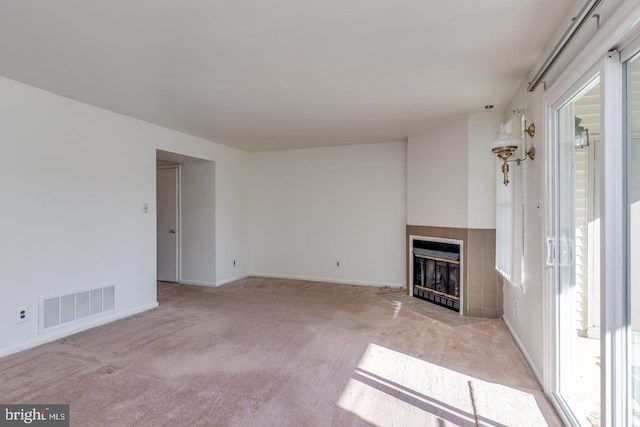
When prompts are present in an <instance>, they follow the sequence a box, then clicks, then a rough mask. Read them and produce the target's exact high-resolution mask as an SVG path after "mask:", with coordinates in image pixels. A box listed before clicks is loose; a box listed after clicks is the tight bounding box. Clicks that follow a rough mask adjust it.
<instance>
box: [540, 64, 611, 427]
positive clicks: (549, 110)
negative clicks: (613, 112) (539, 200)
mask: <svg viewBox="0 0 640 427" xmlns="http://www.w3.org/2000/svg"><path fill="white" fill-rule="evenodd" d="M602 74H603V69H602V66H601V64H596V65H595V66H593V67H591V68H590V69H589V70H588V71H587V72H585V73H583V74H582V75H581V76H579V77H578V78H576V79H574V83H573V84H572V85H570V86H567V87H566V88H564V90H563V91H562V93H557V94H556V96H555V97H554V98H547V100H546V101H547V103H546V118H547V123H548V126H547V129H548V134H547V138H546V142H547V145H546V146H545V152H546V153H547V155H546V159H545V160H546V165H545V166H546V167H545V178H546V183H547V186H546V192H547V193H546V200H547V207H548V209H547V215H546V218H545V219H546V224H545V229H546V236H548V240H547V245H548V246H547V250H548V253H547V272H546V273H547V274H546V275H545V278H546V284H545V287H544V289H545V290H546V291H547V292H546V294H547V295H546V298H545V300H546V302H547V307H548V309H547V313H548V316H545V318H547V319H548V325H547V334H546V338H547V339H546V340H545V341H546V344H547V346H546V349H545V354H546V356H547V360H546V365H545V374H546V375H545V391H546V392H547V395H548V396H549V398H550V400H551V402H552V404H553V405H554V406H555V408H556V410H557V411H558V412H559V414H560V416H561V418H562V419H563V421H564V422H565V423H566V424H568V425H571V426H582V425H588V424H586V418H584V417H583V416H581V414H576V413H575V412H574V411H573V410H572V407H571V405H570V402H567V401H566V400H565V398H564V396H563V395H562V394H561V393H560V387H561V384H562V383H563V382H567V380H568V379H569V378H568V377H567V375H568V373H567V372H566V371H561V369H560V367H561V365H562V364H561V360H560V359H561V355H560V349H561V343H562V342H564V343H566V342H567V339H568V338H570V337H567V336H566V335H567V334H568V333H569V332H570V330H565V329H566V328H564V329H562V330H561V329H560V326H561V325H564V324H566V323H569V324H570V325H571V324H572V323H573V322H572V317H571V313H568V312H567V306H569V307H571V306H572V304H571V301H572V297H573V295H572V294H568V292H567V291H568V289H565V286H566V284H561V283H560V276H561V274H562V271H561V268H562V266H563V265H564V264H563V262H561V260H562V258H563V255H562V254H561V252H562V251H563V247H564V246H566V242H564V243H565V244H564V245H563V241H562V239H561V237H560V227H559V226H560V224H559V221H560V216H559V213H558V209H559V207H560V205H561V201H560V195H559V193H560V190H559V186H558V184H559V180H558V175H557V171H558V168H559V166H560V165H559V156H560V152H559V135H560V123H559V112H560V110H561V109H562V108H563V107H565V106H566V105H567V104H568V103H570V102H571V101H572V100H573V99H574V98H575V96H576V95H577V94H579V93H580V92H582V91H583V90H584V89H585V88H586V87H588V86H589V85H591V84H592V82H593V81H594V79H597V78H599V79H600V95H601V100H602V95H603V91H604V85H603V77H602ZM603 104H604V103H603V102H601V104H600V121H601V125H603V122H604V105H603ZM602 139H604V129H603V138H602ZM600 146H601V147H602V146H603V144H600ZM600 173H602V171H600ZM549 239H551V240H549ZM571 244H572V243H571ZM570 250H571V253H573V249H570ZM571 260H572V262H574V257H573V255H572V256H571ZM565 268H566V267H565ZM563 307H564V308H563ZM561 308H563V309H561ZM603 311H604V310H603ZM569 327H571V326H569ZM603 330H604V328H602V329H601V337H600V338H601V341H600V343H601V347H600V353H601V358H603V356H604V355H603V348H602V347H603V346H602V335H603V332H602V331H603ZM563 357H565V358H569V356H568V355H566V354H565V355H564V356H563ZM567 362H568V361H565V364H566V363H567ZM601 402H603V401H602V396H601ZM572 403H575V402H572ZM601 416H602V415H601Z"/></svg>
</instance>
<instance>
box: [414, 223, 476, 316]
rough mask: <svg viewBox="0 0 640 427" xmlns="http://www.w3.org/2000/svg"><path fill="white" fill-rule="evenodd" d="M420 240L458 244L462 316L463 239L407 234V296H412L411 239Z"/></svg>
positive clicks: (463, 283)
mask: <svg viewBox="0 0 640 427" xmlns="http://www.w3.org/2000/svg"><path fill="white" fill-rule="evenodd" d="M414 240H421V241H423V242H439V243H451V244H454V245H460V312H459V313H458V314H460V316H464V287H465V282H464V241H462V240H457V239H447V238H444V237H431V236H422V235H415V234H410V235H409V247H408V249H407V250H408V252H407V253H408V254H409V283H408V284H407V292H408V294H409V296H413V241H414Z"/></svg>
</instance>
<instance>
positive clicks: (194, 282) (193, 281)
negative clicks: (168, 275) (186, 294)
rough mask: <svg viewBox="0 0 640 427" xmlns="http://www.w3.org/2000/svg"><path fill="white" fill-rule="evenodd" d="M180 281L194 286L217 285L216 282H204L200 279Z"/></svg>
mask: <svg viewBox="0 0 640 427" xmlns="http://www.w3.org/2000/svg"><path fill="white" fill-rule="evenodd" d="M178 283H180V284H181V285H193V286H210V287H213V286H217V285H216V283H215V282H202V281H200V280H189V279H186V280H184V279H180V282H178Z"/></svg>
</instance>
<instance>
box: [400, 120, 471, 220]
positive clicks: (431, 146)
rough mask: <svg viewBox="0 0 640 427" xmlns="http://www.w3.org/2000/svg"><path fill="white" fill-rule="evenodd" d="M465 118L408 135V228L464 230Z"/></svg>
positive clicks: (466, 123)
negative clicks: (413, 226)
mask: <svg viewBox="0 0 640 427" xmlns="http://www.w3.org/2000/svg"><path fill="white" fill-rule="evenodd" d="M468 141H469V126H468V119H467V117H464V118H461V119H459V120H456V121H453V122H450V123H446V124H444V125H441V126H438V127H435V128H431V129H429V130H427V131H424V132H422V133H419V134H416V135H410V136H409V139H408V142H407V224H410V225H430V226H436V227H461V228H466V227H467V221H468V215H467V212H468V185H469V170H468V168H467V155H468Z"/></svg>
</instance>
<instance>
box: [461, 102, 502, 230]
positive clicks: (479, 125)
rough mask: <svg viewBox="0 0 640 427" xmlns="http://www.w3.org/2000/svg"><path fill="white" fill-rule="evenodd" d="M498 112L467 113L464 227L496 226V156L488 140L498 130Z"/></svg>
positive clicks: (500, 116)
mask: <svg viewBox="0 0 640 427" xmlns="http://www.w3.org/2000/svg"><path fill="white" fill-rule="evenodd" d="M501 123H502V114H500V113H489V112H483V113H478V114H472V115H470V116H469V152H468V159H467V160H468V164H467V168H468V171H469V181H468V188H469V195H468V197H469V200H468V219H467V228H496V186H495V181H496V172H497V171H498V169H496V156H495V154H493V153H492V152H491V151H490V150H489V144H490V143H491V142H492V141H493V140H494V138H495V136H496V133H497V132H498V131H499V130H500V124H501Z"/></svg>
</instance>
